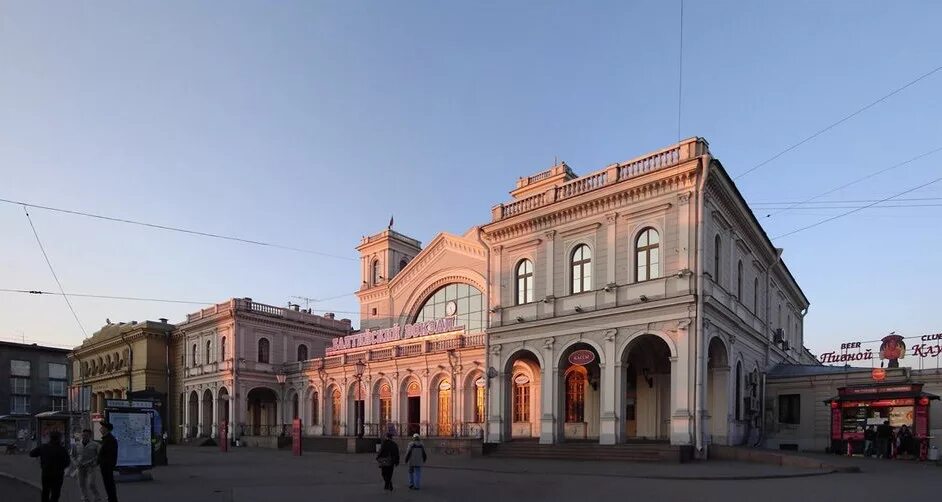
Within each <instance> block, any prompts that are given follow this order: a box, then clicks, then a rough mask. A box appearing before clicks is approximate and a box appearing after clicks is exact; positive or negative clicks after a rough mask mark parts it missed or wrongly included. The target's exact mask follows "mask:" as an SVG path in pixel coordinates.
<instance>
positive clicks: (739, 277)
mask: <svg viewBox="0 0 942 502" xmlns="http://www.w3.org/2000/svg"><path fill="white" fill-rule="evenodd" d="M736 299H737V300H739V301H740V302H741V301H742V260H739V263H737V264H736Z"/></svg>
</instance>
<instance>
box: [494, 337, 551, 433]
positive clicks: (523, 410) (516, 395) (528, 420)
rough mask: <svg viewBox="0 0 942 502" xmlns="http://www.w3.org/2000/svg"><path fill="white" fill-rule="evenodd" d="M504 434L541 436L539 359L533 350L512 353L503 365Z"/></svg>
mask: <svg viewBox="0 0 942 502" xmlns="http://www.w3.org/2000/svg"><path fill="white" fill-rule="evenodd" d="M504 375H505V377H504V381H503V386H504V389H505V392H504V396H505V398H504V403H503V405H504V406H503V407H504V417H505V426H504V428H505V430H504V437H505V438H508V439H514V438H535V437H539V436H540V425H539V424H540V414H541V413H542V408H541V403H540V389H541V385H540V384H541V380H540V360H539V359H538V358H537V357H536V355H535V354H534V353H533V352H530V351H528V350H521V351H519V352H517V353H515V354H513V355H512V356H511V357H510V358H509V359H508V360H507V365H506V366H505V368H504Z"/></svg>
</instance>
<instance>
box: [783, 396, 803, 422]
mask: <svg viewBox="0 0 942 502" xmlns="http://www.w3.org/2000/svg"><path fill="white" fill-rule="evenodd" d="M778 421H779V422H780V423H783V424H800V423H801V395H799V394H783V395H781V396H778Z"/></svg>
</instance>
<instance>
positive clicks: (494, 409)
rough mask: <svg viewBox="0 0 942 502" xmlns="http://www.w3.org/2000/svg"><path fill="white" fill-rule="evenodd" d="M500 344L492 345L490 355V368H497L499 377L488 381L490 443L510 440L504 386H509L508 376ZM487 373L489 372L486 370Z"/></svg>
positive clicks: (486, 434)
mask: <svg viewBox="0 0 942 502" xmlns="http://www.w3.org/2000/svg"><path fill="white" fill-rule="evenodd" d="M500 349H501V346H500V344H496V345H491V346H490V353H489V354H488V358H487V359H488V364H487V367H488V368H495V369H496V370H497V376H495V377H493V378H489V377H488V376H485V378H486V379H487V409H486V410H485V411H486V413H487V430H486V431H485V438H486V441H487V442H488V443H500V442H501V441H506V440H508V439H510V438H505V437H504V434H505V430H504V418H505V417H504V414H505V413H506V412H507V410H506V409H505V406H504V386H506V385H507V378H508V376H507V375H506V374H505V373H504V365H503V364H501V360H500ZM485 371H487V370H485Z"/></svg>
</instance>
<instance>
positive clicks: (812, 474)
mask: <svg viewBox="0 0 942 502" xmlns="http://www.w3.org/2000/svg"><path fill="white" fill-rule="evenodd" d="M424 467H426V468H427V469H441V470H453V471H477V472H490V473H494V474H517V475H527V474H540V475H553V474H566V475H567V476H581V477H589V478H625V479H658V480H670V481H748V480H755V479H790V478H810V477H816V476H827V475H829V474H839V473H842V472H855V471H841V470H839V469H831V470H823V471H818V472H803V473H793V474H756V475H752V476H736V475H731V476H658V475H635V474H611V473H582V472H566V473H557V472H551V471H539V472H536V471H521V470H513V471H502V470H498V469H487V468H483V467H451V466H447V467H446V466H432V465H425V466H424Z"/></svg>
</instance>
